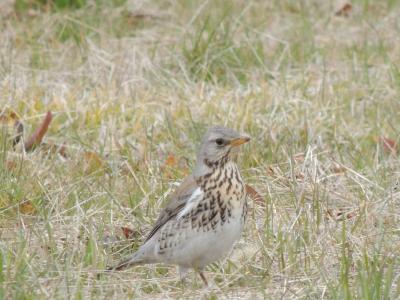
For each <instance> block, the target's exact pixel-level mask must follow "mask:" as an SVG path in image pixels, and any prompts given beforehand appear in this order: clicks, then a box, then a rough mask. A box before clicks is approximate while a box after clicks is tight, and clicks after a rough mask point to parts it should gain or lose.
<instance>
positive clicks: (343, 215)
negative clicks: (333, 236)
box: [326, 208, 357, 221]
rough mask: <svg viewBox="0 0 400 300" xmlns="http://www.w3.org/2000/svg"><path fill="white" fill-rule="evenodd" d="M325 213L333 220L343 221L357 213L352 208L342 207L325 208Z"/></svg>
mask: <svg viewBox="0 0 400 300" xmlns="http://www.w3.org/2000/svg"><path fill="white" fill-rule="evenodd" d="M326 213H327V215H328V216H329V217H330V218H331V219H332V220H334V221H344V220H346V219H347V220H350V219H353V218H354V217H356V216H357V213H356V212H355V211H354V210H348V209H344V208H339V209H335V210H334V209H331V208H328V209H327V210H326Z"/></svg>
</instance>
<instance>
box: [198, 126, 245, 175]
mask: <svg viewBox="0 0 400 300" xmlns="http://www.w3.org/2000/svg"><path fill="white" fill-rule="evenodd" d="M248 141H250V137H249V136H248V135H246V134H240V133H238V132H236V131H235V130H233V129H230V128H226V127H221V126H216V127H211V128H210V129H209V130H208V131H207V133H206V134H205V135H204V137H203V141H202V143H201V146H200V150H199V153H198V155H197V166H196V171H197V173H204V171H206V170H205V169H207V168H210V166H211V165H215V164H218V163H220V162H221V161H223V160H226V161H228V160H231V159H234V158H235V157H236V154H237V152H238V146H240V145H242V144H244V143H247V142H248ZM195 175H196V174H195Z"/></svg>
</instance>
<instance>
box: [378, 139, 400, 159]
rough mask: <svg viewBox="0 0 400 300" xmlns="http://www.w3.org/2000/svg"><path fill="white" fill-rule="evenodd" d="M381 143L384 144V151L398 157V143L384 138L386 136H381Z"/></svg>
mask: <svg viewBox="0 0 400 300" xmlns="http://www.w3.org/2000/svg"><path fill="white" fill-rule="evenodd" d="M379 141H380V142H381V143H382V145H383V150H385V152H386V153H389V154H392V155H396V153H397V143H396V142H395V141H394V140H392V139H390V138H387V137H384V136H381V137H379Z"/></svg>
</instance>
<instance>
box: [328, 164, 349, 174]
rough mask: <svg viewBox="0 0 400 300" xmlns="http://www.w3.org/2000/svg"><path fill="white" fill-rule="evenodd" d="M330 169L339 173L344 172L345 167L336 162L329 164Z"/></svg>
mask: <svg viewBox="0 0 400 300" xmlns="http://www.w3.org/2000/svg"><path fill="white" fill-rule="evenodd" d="M331 171H332V173H336V174H340V173H346V171H347V169H346V168H345V167H344V166H342V165H340V164H338V163H333V164H332V166H331Z"/></svg>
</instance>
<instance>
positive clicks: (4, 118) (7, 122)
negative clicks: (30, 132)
mask: <svg viewBox="0 0 400 300" xmlns="http://www.w3.org/2000/svg"><path fill="white" fill-rule="evenodd" d="M0 124H1V125H2V127H9V128H12V131H13V132H12V133H11V136H12V145H13V147H14V146H15V145H16V144H18V143H19V141H20V140H21V137H22V135H23V133H24V125H23V124H22V123H21V121H20V120H19V117H18V116H17V114H16V113H15V112H13V111H12V110H9V109H5V110H4V111H3V112H2V113H1V114H0ZM7 129H8V128H7Z"/></svg>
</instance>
